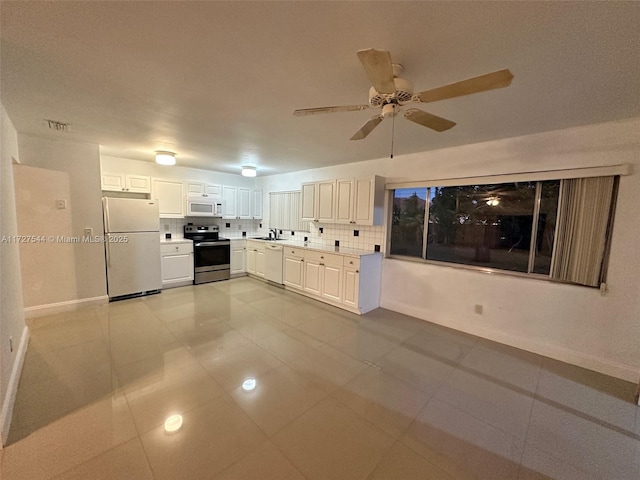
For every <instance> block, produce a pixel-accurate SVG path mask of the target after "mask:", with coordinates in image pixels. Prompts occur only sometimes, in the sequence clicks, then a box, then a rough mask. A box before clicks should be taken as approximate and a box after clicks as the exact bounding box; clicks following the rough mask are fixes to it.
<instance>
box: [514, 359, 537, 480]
mask: <svg viewBox="0 0 640 480" xmlns="http://www.w3.org/2000/svg"><path fill="white" fill-rule="evenodd" d="M541 373H542V360H541V359H540V360H539V363H538V375H537V376H536V387H535V388H534V390H533V397H532V402H531V408H530V409H529V418H528V420H527V428H526V430H525V435H524V440H523V442H522V453H521V454H520V462H519V464H518V475H517V477H516V478H518V479H519V478H520V471H521V470H522V460H523V459H524V452H525V450H526V448H527V439H528V438H529V427H531V419H532V417H533V408H534V407H535V403H536V397H537V396H538V386H539V384H540V375H541Z"/></svg>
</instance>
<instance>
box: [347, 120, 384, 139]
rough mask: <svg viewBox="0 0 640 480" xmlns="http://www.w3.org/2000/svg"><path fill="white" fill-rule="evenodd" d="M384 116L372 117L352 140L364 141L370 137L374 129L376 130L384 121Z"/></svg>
mask: <svg viewBox="0 0 640 480" xmlns="http://www.w3.org/2000/svg"><path fill="white" fill-rule="evenodd" d="M382 119H383V117H382V115H376V116H375V117H371V118H370V119H369V120H368V121H367V123H365V124H364V125H363V126H362V128H361V129H360V130H358V131H357V132H356V134H355V135H354V136H353V137H351V138H350V140H362V139H363V138H365V137H366V136H367V135H369V134H370V133H371V132H372V131H373V129H374V128H376V127H377V126H378V125H379V124H380V122H381V121H382Z"/></svg>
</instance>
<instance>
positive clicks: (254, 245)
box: [247, 240, 264, 278]
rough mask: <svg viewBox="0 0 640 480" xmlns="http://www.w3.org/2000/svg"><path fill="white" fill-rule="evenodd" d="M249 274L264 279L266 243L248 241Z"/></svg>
mask: <svg viewBox="0 0 640 480" xmlns="http://www.w3.org/2000/svg"><path fill="white" fill-rule="evenodd" d="M247 273H249V274H251V275H255V276H257V277H262V278H264V243H262V242H252V241H251V240H247Z"/></svg>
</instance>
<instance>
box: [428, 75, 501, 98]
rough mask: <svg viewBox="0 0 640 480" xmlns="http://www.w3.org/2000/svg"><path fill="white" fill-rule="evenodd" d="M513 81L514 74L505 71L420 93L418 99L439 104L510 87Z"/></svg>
mask: <svg viewBox="0 0 640 480" xmlns="http://www.w3.org/2000/svg"><path fill="white" fill-rule="evenodd" d="M511 80H513V74H512V73H511V72H510V71H509V70H507V69H505V70H498V71H497V72H493V73H487V74H486V75H480V76H479V77H473V78H469V79H467V80H462V81H461V82H457V83H451V84H449V85H445V86H443V87H438V88H434V89H431V90H427V91H424V92H420V93H419V94H418V97H419V98H420V101H421V102H425V103H426V102H437V101H438V100H445V99H447V98H454V97H462V96H463V95H471V94H472V93H479V92H485V91H487V90H494V89H496V88H503V87H508V86H509V85H511Z"/></svg>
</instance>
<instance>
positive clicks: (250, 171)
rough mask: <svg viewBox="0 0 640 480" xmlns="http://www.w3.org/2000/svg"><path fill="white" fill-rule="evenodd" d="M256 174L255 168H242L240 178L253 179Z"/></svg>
mask: <svg viewBox="0 0 640 480" xmlns="http://www.w3.org/2000/svg"><path fill="white" fill-rule="evenodd" d="M256 173H257V170H256V167H248V166H243V167H242V176H243V177H255V176H256Z"/></svg>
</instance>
